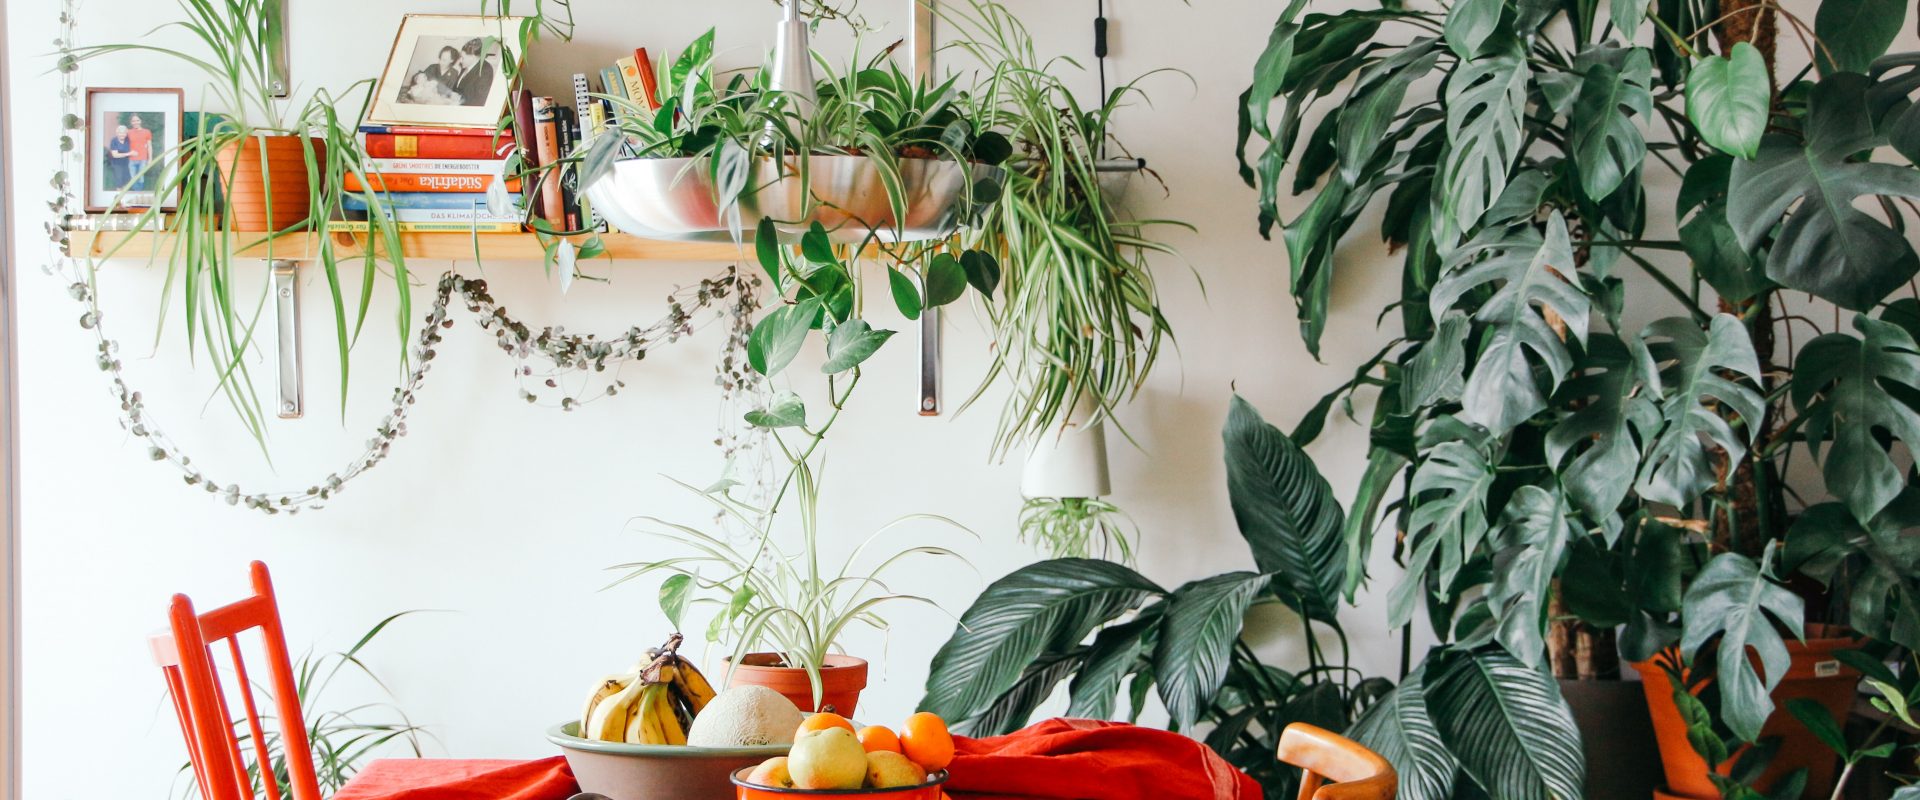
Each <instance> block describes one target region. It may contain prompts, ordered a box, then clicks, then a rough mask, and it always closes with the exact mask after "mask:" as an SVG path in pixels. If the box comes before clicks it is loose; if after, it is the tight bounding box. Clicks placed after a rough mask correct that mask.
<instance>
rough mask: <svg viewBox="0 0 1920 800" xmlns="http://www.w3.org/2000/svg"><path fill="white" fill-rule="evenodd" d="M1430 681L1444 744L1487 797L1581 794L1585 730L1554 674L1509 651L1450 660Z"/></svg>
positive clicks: (1527, 799) (1546, 799) (1550, 798)
mask: <svg viewBox="0 0 1920 800" xmlns="http://www.w3.org/2000/svg"><path fill="white" fill-rule="evenodd" d="M1428 658H1429V660H1431V658H1432V656H1429V657H1428ZM1430 681H1431V682H1430V683H1429V684H1428V688H1427V693H1426V694H1427V707H1428V709H1429V710H1430V711H1431V712H1432V714H1433V719H1434V721H1435V722H1436V723H1438V727H1439V729H1440V736H1441V739H1442V740H1443V741H1445V742H1446V743H1447V745H1448V747H1449V749H1451V750H1452V751H1453V753H1454V755H1455V756H1456V757H1458V758H1459V759H1460V767H1461V769H1462V770H1464V771H1465V772H1466V773H1467V774H1468V775H1469V776H1472V778H1473V780H1474V782H1475V783H1478V784H1480V787H1481V788H1482V789H1485V790H1486V793H1487V796H1489V797H1498V798H1501V800H1579V798H1580V797H1582V793H1581V786H1582V784H1583V783H1585V781H1586V760H1585V757H1584V756H1583V755H1582V751H1581V748H1580V730H1579V729H1578V728H1576V727H1574V724H1573V712H1571V711H1569V710H1568V709H1567V703H1566V701H1565V700H1563V699H1561V697H1560V687H1559V685H1558V684H1556V683H1554V681H1553V679H1552V678H1551V677H1548V676H1547V675H1545V674H1543V673H1541V672H1540V671H1539V670H1537V669H1534V668H1532V667H1529V666H1527V665H1526V664H1523V663H1521V662H1520V660H1519V659H1516V658H1514V657H1513V656H1511V655H1509V654H1507V653H1506V652H1505V651H1503V650H1500V649H1498V648H1482V649H1479V650H1473V651H1468V652H1463V653H1459V654H1458V655H1457V656H1456V657H1454V658H1451V659H1448V660H1447V663H1446V664H1445V666H1444V667H1443V668H1442V669H1441V670H1440V672H1439V674H1438V675H1437V676H1430Z"/></svg>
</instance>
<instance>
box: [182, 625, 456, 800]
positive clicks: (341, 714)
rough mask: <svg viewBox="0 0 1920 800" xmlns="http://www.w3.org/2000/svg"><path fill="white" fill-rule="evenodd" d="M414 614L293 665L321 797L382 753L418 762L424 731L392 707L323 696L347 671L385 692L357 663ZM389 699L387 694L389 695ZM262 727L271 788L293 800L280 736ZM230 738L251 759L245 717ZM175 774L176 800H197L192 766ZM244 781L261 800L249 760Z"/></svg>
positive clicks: (256, 770)
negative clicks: (178, 781)
mask: <svg viewBox="0 0 1920 800" xmlns="http://www.w3.org/2000/svg"><path fill="white" fill-rule="evenodd" d="M413 613H416V612H412V611H403V612H400V613H398V614H394V615H393V616H390V617H387V618H386V619H383V620H380V621H379V622H378V623H376V624H375V625H374V626H373V627H372V628H370V629H368V631H367V632H366V633H365V634H363V635H361V637H360V639H359V641H356V642H354V644H353V646H352V647H349V648H347V649H346V650H344V651H341V652H336V653H328V654H326V655H320V656H316V655H314V653H313V650H312V649H311V648H309V649H308V650H307V652H306V653H304V654H303V655H301V656H300V660H299V661H298V662H296V663H295V664H294V665H293V671H294V681H295V684H296V686H297V687H298V691H299V694H300V716H301V717H302V718H304V719H305V720H306V729H307V744H308V746H309V748H310V749H311V750H312V751H313V770H314V775H315V777H316V778H317V779H318V780H319V783H320V792H321V794H323V795H332V794H334V793H335V792H338V791H339V790H340V788H341V787H343V786H346V785H347V781H348V780H349V779H351V778H352V777H353V775H354V773H356V772H358V771H359V770H360V767H361V766H362V765H363V764H365V763H366V762H367V760H368V759H370V758H373V757H374V756H376V755H379V754H380V753H381V752H382V751H383V750H398V749H401V748H403V747H404V749H405V751H406V752H410V753H412V754H413V757H414V758H419V757H421V754H422V751H421V748H420V740H421V737H422V736H423V735H430V734H427V731H426V729H424V728H422V727H420V726H418V725H415V724H414V723H413V721H412V720H409V719H408V718H407V715H406V712H404V711H401V710H400V708H399V707H398V706H396V705H394V704H392V703H368V704H362V705H356V706H352V707H350V708H346V709H330V708H328V707H327V701H326V697H325V696H326V691H327V688H328V687H330V686H332V685H333V682H334V679H335V678H337V677H339V676H340V673H341V672H342V671H345V670H346V669H347V668H348V667H352V668H353V670H352V671H354V672H358V673H360V674H362V675H364V676H366V678H367V679H368V680H369V681H371V682H372V683H373V684H374V685H375V686H377V687H379V688H380V690H381V691H383V692H386V691H387V686H386V684H385V683H384V682H382V681H381V680H380V678H379V676H377V675H375V674H374V673H373V670H372V669H369V668H368V667H367V665H366V662H363V661H361V660H360V653H361V651H362V650H365V649H366V647H367V646H368V645H370V644H372V643H373V640H374V639H375V638H376V637H378V636H379V635H380V634H381V632H383V631H385V630H386V629H387V626H388V625H390V624H392V623H393V622H395V621H396V620H399V619H400V618H402V617H405V616H407V615H409V614H413ZM253 688H254V691H255V692H256V693H257V694H258V695H261V696H263V697H264V698H265V700H266V705H263V706H261V708H262V709H263V710H265V709H268V708H271V706H272V702H273V699H272V697H273V691H272V687H270V686H266V685H257V686H255V687H253ZM389 694H391V693H390V692H389ZM378 716H387V717H390V718H391V720H390V721H372V720H370V719H369V717H378ZM261 722H262V724H261V727H262V729H263V730H265V736H266V747H267V753H268V756H269V764H270V767H271V769H272V770H273V777H274V782H275V784H276V785H278V786H279V787H280V796H279V798H278V800H293V783H292V781H290V780H288V775H287V762H286V745H285V742H284V740H283V739H282V738H281V734H280V731H279V729H278V728H277V727H274V724H273V721H272V720H271V719H263V720H262V721H261ZM233 730H234V738H236V739H237V740H239V743H240V750H241V752H243V753H245V754H247V755H248V756H251V755H252V754H253V752H254V750H253V734H252V731H251V727H250V726H249V725H248V723H247V720H246V718H245V717H241V718H239V719H236V720H234V721H233ZM180 774H181V775H183V776H185V777H186V782H185V785H184V786H183V787H181V789H180V790H179V791H178V792H176V793H175V796H176V797H178V798H179V800H189V799H190V798H195V797H199V796H200V794H199V790H198V788H197V787H196V786H195V782H194V779H193V764H191V763H188V764H185V765H182V766H181V767H180ZM247 775H248V776H249V778H250V779H251V781H252V791H251V793H250V796H253V797H260V796H262V793H263V792H264V791H265V784H264V783H263V781H262V778H261V774H260V765H259V764H258V763H256V762H254V761H252V760H249V761H248V763H247Z"/></svg>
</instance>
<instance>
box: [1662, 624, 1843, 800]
mask: <svg viewBox="0 0 1920 800" xmlns="http://www.w3.org/2000/svg"><path fill="white" fill-rule="evenodd" d="M1857 646H1859V642H1858V641H1857V640H1854V639H1845V638H1822V639H1808V640H1807V641H1806V643H1804V644H1802V643H1800V642H1797V641H1793V640H1791V639H1789V640H1788V641H1787V650H1788V652H1789V653H1791V654H1792V656H1793V661H1792V665H1791V666H1789V667H1788V668H1787V674H1786V677H1784V678H1782V679H1781V681H1780V685H1778V686H1776V687H1774V690H1773V695H1772V697H1773V705H1774V714H1773V716H1772V717H1770V718H1768V719H1767V724H1766V725H1765V726H1764V727H1762V728H1761V729H1760V736H1761V738H1766V737H1770V736H1778V737H1780V750H1779V752H1778V753H1776V754H1774V757H1773V761H1772V763H1770V764H1768V765H1767V769H1766V771H1765V772H1764V773H1762V774H1761V776H1760V780H1759V782H1758V784H1757V788H1759V790H1760V791H1761V792H1763V793H1764V792H1767V791H1769V790H1770V789H1771V788H1772V787H1773V783H1774V781H1776V780H1779V779H1780V778H1781V777H1783V776H1785V775H1786V774H1787V773H1789V772H1792V771H1794V770H1796V769H1799V768H1801V767H1805V768H1806V769H1807V788H1806V796H1808V797H1826V796H1827V795H1828V794H1829V793H1830V792H1832V790H1833V780H1834V770H1835V767H1836V765H1837V764H1838V761H1839V758H1838V756H1836V755H1835V754H1834V752H1833V751H1832V750H1830V749H1828V748H1827V746H1826V745H1824V744H1822V743H1821V742H1820V740H1819V739H1818V738H1815V737H1814V735H1813V733H1812V732H1811V731H1809V730H1807V727H1806V726H1805V725H1802V724H1801V723H1800V721H1799V720H1798V719H1796V718H1794V716H1793V715H1792V714H1790V713H1787V710H1786V705H1787V701H1789V700H1796V699H1809V700H1813V701H1815V702H1817V703H1819V704H1820V705H1821V706H1823V707H1825V708H1826V709H1827V713H1829V714H1832V715H1833V718H1834V719H1836V720H1842V719H1845V718H1846V714H1847V711H1848V710H1849V709H1850V708H1851V707H1852V705H1853V696H1854V691H1855V687H1856V686H1857V685H1858V684H1859V683H1860V673H1859V672H1857V671H1855V670H1854V669H1853V668H1851V667H1848V666H1847V665H1846V664H1844V663H1842V662H1840V661H1839V660H1838V659H1835V658H1834V657H1833V653H1834V651H1836V650H1849V649H1852V648H1854V647H1857ZM1750 655H1751V654H1750ZM1678 657H1679V653H1678V652H1677V651H1668V652H1666V653H1662V654H1660V655H1657V656H1654V657H1653V659H1652V660H1649V661H1642V662H1640V663H1637V664H1634V665H1633V668H1634V669H1635V670H1636V671H1638V672H1639V673H1640V679H1641V686H1642V687H1643V688H1644V689H1645V691H1646V695H1647V711H1648V712H1649V714H1651V715H1652V717H1653V733H1654V738H1655V739H1656V740H1657V741H1658V742H1659V744H1660V761H1661V766H1662V768H1663V769H1664V771H1665V772H1666V777H1667V786H1666V792H1664V793H1659V794H1664V795H1666V796H1670V797H1676V798H1700V799H1701V800H1715V799H1717V798H1719V797H1720V791H1719V789H1717V788H1715V787H1714V785H1713V780H1712V779H1711V778H1709V777H1708V776H1707V762H1706V760H1705V759H1703V758H1701V757H1700V754H1699V753H1696V752H1694V751H1693V745H1692V744H1691V743H1689V742H1688V741H1687V724H1686V721H1685V720H1683V719H1681V717H1680V708H1679V707H1678V706H1676V705H1674V702H1673V682H1672V680H1671V679H1669V678H1668V677H1667V672H1666V669H1665V668H1664V667H1662V666H1661V665H1662V664H1663V663H1672V659H1676V658H1678ZM1754 664H1755V668H1756V669H1759V662H1758V659H1755V662H1754ZM1744 749H1745V748H1741V750H1744ZM1741 750H1736V751H1734V753H1733V755H1732V756H1731V757H1729V758H1728V759H1727V762H1726V763H1724V764H1722V765H1721V766H1720V769H1719V772H1720V774H1721V775H1726V774H1727V773H1728V771H1729V770H1731V769H1732V766H1733V762H1734V760H1735V759H1736V758H1738V756H1739V753H1740V752H1741Z"/></svg>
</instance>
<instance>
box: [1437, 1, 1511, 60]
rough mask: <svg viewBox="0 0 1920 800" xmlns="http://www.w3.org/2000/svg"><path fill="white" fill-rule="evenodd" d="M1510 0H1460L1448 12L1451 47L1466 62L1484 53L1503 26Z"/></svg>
mask: <svg viewBox="0 0 1920 800" xmlns="http://www.w3.org/2000/svg"><path fill="white" fill-rule="evenodd" d="M1506 9H1507V3H1506V0H1460V2H1457V3H1454V4H1453V8H1452V9H1450V10H1449V11H1448V12H1447V21H1446V36H1447V47H1448V48H1449V49H1451V50H1453V52H1454V55H1457V56H1459V57H1460V60H1462V61H1466V60H1469V59H1472V58H1475V57H1477V56H1479V55H1480V53H1481V51H1482V48H1483V47H1484V46H1485V45H1486V44H1487V40H1488V39H1491V38H1493V34H1494V32H1495V31H1496V30H1498V29H1499V27H1500V16H1501V14H1502V13H1503V12H1505V11H1506Z"/></svg>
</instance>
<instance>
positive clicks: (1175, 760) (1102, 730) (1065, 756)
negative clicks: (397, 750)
mask: <svg viewBox="0 0 1920 800" xmlns="http://www.w3.org/2000/svg"><path fill="white" fill-rule="evenodd" d="M955 749H956V750H957V751H958V754H957V755H956V757H955V758H954V761H953V765H952V766H950V767H948V770H949V771H950V772H951V773H952V778H951V779H950V780H949V781H948V783H947V787H946V788H947V791H948V792H949V793H950V794H952V795H953V796H954V798H955V799H956V800H1259V799H1260V796H1261V795H1260V784H1259V783H1257V782H1255V781H1254V780H1253V779H1252V778H1250V777H1247V775H1246V773H1243V772H1241V771H1239V770H1237V769H1234V768H1233V766H1232V765H1230V764H1228V763H1227V762H1226V761H1225V760H1224V759H1222V758H1220V756H1218V755H1216V754H1215V753H1214V752H1213V750H1211V749H1209V748H1208V747H1207V746H1206V745H1204V744H1201V743H1200V742H1197V741H1194V740H1192V739H1189V738H1187V737H1185V736H1181V735H1180V734H1177V733H1169V732H1167V731H1163V730H1155V729H1153V728H1142V727H1137V726H1133V725H1123V724H1120V723H1115V722H1096V721H1092V720H1081V719H1050V720H1047V721H1045V722H1041V723H1038V724H1035V725H1032V726H1030V727H1028V728H1027V729H1025V730H1022V731H1019V732H1018V733H1013V734H1009V735H1007V736H995V737H992V738H987V739H968V738H964V737H960V738H957V739H956V740H955ZM576 791H579V789H578V787H577V786H576V785H575V783H574V781H573V773H572V772H571V771H569V770H568V769H567V763H566V759H564V758H561V757H558V756H556V757H554V758H549V759H544V760H540V761H459V760H450V759H383V760H379V761H374V762H372V763H370V764H368V765H367V768H366V769H364V770H362V771H361V772H360V774H358V775H356V776H354V779H353V782H352V783H350V784H348V785H347V787H346V788H345V789H342V790H341V791H340V793H339V794H337V795H334V797H333V800H566V798H567V797H569V796H571V795H572V794H573V793H575V792H576Z"/></svg>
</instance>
